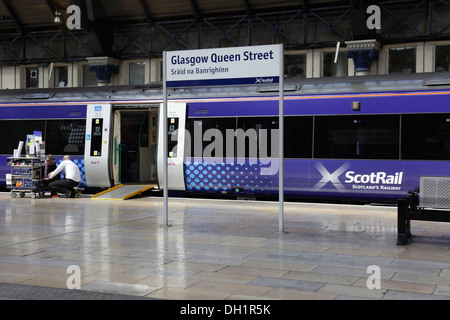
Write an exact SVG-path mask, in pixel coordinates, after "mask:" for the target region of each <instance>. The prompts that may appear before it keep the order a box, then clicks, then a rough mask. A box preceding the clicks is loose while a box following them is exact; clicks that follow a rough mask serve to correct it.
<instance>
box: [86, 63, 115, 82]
mask: <svg viewBox="0 0 450 320" xmlns="http://www.w3.org/2000/svg"><path fill="white" fill-rule="evenodd" d="M86 59H87V60H88V63H89V71H95V73H96V74H97V85H98V86H107V85H109V84H110V83H111V76H112V74H113V73H118V72H119V63H120V62H119V60H117V59H114V58H110V57H93V58H86Z"/></svg>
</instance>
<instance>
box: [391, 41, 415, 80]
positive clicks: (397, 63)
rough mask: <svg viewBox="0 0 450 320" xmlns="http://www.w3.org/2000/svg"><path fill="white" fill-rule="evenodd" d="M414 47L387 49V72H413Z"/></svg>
mask: <svg viewBox="0 0 450 320" xmlns="http://www.w3.org/2000/svg"><path fill="white" fill-rule="evenodd" d="M415 72H416V48H415V47H402V48H390V49H389V74H395V73H415Z"/></svg>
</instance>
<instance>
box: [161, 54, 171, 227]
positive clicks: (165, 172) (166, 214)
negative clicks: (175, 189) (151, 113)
mask: <svg viewBox="0 0 450 320" xmlns="http://www.w3.org/2000/svg"><path fill="white" fill-rule="evenodd" d="M166 57H167V54H166V51H164V52H163V107H162V113H163V116H162V117H161V119H163V123H162V133H163V139H162V141H163V142H162V143H163V148H162V149H163V157H162V158H163V176H164V178H163V179H164V182H163V203H164V205H163V207H164V226H165V227H169V226H170V225H169V189H168V186H169V183H168V169H167V162H168V161H167V155H168V153H169V146H168V141H167V140H168V137H167V84H166V81H167V70H166V69H167V61H166V60H167V59H166Z"/></svg>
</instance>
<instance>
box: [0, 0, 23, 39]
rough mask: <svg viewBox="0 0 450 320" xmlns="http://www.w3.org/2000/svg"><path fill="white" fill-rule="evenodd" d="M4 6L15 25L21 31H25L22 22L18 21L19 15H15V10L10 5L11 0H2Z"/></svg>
mask: <svg viewBox="0 0 450 320" xmlns="http://www.w3.org/2000/svg"><path fill="white" fill-rule="evenodd" d="M2 2H3V4H4V6H5V7H6V10H7V11H8V13H9V15H10V16H11V18H13V20H14V22H15V24H16V25H17V27H18V28H19V30H20V32H22V33H26V31H27V30H26V28H25V27H24V26H23V23H22V22H21V21H20V19H19V17H18V16H17V14H16V12H15V11H14V9H13V8H12V6H11V1H10V0H2Z"/></svg>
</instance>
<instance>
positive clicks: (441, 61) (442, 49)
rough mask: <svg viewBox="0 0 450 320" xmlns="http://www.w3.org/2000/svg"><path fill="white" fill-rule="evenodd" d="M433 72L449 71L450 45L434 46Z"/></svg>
mask: <svg viewBox="0 0 450 320" xmlns="http://www.w3.org/2000/svg"><path fill="white" fill-rule="evenodd" d="M435 54H436V56H435V61H436V62H435V66H434V67H435V71H436V72H439V71H450V45H446V46H436V53H435Z"/></svg>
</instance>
